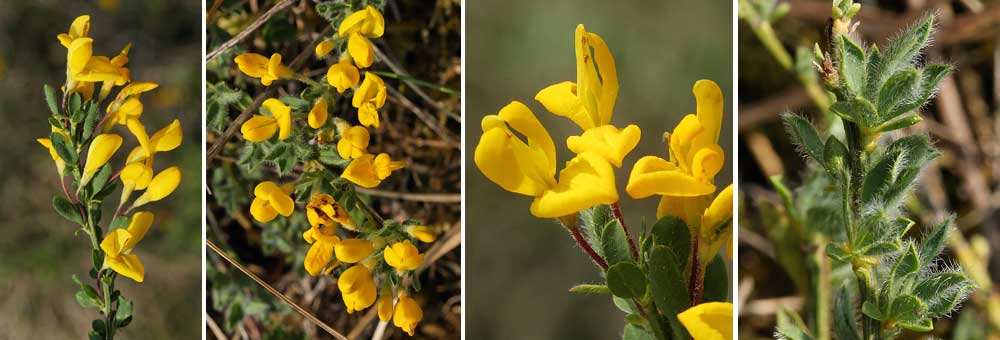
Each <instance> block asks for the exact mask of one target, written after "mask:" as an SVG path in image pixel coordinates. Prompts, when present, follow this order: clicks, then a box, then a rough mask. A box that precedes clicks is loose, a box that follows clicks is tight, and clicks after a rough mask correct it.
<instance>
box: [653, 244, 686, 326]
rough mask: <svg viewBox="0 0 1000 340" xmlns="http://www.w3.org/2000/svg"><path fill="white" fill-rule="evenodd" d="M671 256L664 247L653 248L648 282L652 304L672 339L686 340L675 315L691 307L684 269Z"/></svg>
mask: <svg viewBox="0 0 1000 340" xmlns="http://www.w3.org/2000/svg"><path fill="white" fill-rule="evenodd" d="M672 257H673V255H671V254H670V250H668V249H667V247H666V246H660V245H658V246H653V251H652V254H651V255H650V257H649V281H650V285H651V286H650V289H651V293H652V295H653V302H654V303H656V308H657V309H659V311H660V314H662V315H664V316H666V317H667V320H668V321H669V322H670V328H671V330H672V331H673V334H674V337H673V338H674V339H685V338H687V331H685V330H684V326H683V325H681V323H680V320H678V319H677V314H680V313H681V312H683V311H685V310H687V308H688V307H689V306H690V305H691V302H690V299H689V298H688V288H687V279H685V278H684V274H683V273H684V268H682V267H678V264H677V262H674V261H673V260H672Z"/></svg>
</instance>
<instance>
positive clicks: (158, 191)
mask: <svg viewBox="0 0 1000 340" xmlns="http://www.w3.org/2000/svg"><path fill="white" fill-rule="evenodd" d="M180 184H181V169H180V168H178V167H176V166H172V167H169V168H166V169H163V170H162V171H160V173H158V174H156V176H153V179H151V180H150V181H149V186H147V187H146V192H143V193H142V195H141V196H139V198H136V199H135V202H133V203H132V207H138V206H142V205H144V204H146V203H149V202H156V201H159V200H161V199H163V198H164V197H167V196H170V194H171V193H173V192H174V190H175V189H177V186H178V185H180Z"/></svg>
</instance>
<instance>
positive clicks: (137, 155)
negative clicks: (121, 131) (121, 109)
mask: <svg viewBox="0 0 1000 340" xmlns="http://www.w3.org/2000/svg"><path fill="white" fill-rule="evenodd" d="M125 125H126V126H128V129H129V131H131V132H132V135H134V136H135V139H136V140H137V141H138V142H139V147H138V150H134V151H133V152H132V153H130V154H129V157H128V160H127V161H128V162H130V163H131V162H137V161H142V160H145V159H149V158H153V155H155V154H156V153H157V152H164V151H170V150H173V149H176V148H177V147H179V146H180V145H181V141H182V139H183V137H184V136H183V132H182V131H181V122H180V121H179V120H177V119H174V121H173V122H171V123H170V124H167V126H164V127H163V128H162V129H160V130H158V131H156V133H154V134H153V137H152V138H150V137H149V136H148V135H147V134H146V126H144V125H142V122H140V121H139V120H138V119H134V118H132V119H129V120H128V122H126V124H125Z"/></svg>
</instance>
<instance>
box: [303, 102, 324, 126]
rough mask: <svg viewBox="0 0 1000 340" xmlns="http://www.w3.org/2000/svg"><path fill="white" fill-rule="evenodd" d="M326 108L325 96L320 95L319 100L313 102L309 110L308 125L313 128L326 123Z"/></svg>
mask: <svg viewBox="0 0 1000 340" xmlns="http://www.w3.org/2000/svg"><path fill="white" fill-rule="evenodd" d="M327 109H328V108H327V104H326V98H325V97H320V98H319V100H317V101H316V103H315V104H313V107H312V110H309V119H308V123H309V127H311V128H313V129H319V128H321V127H323V124H326V118H327V115H328V113H327Z"/></svg>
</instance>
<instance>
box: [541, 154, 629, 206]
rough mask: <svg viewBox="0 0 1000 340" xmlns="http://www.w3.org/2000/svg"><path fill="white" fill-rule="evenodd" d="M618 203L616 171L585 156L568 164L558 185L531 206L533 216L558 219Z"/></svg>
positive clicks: (596, 159)
mask: <svg viewBox="0 0 1000 340" xmlns="http://www.w3.org/2000/svg"><path fill="white" fill-rule="evenodd" d="M617 201H618V192H617V189H616V187H615V173H614V168H612V167H611V164H609V163H608V161H606V160H604V158H602V157H601V156H599V155H597V154H594V153H591V152H585V153H582V154H579V155H577V156H576V157H575V158H573V159H571V160H570V161H568V162H566V167H565V168H564V169H563V170H562V171H560V172H559V182H558V184H556V186H555V187H554V188H552V189H550V190H546V191H545V192H543V193H542V195H541V196H540V197H537V198H535V200H534V201H533V202H532V203H531V214H532V215H535V216H536V217H541V218H557V217H562V216H566V215H570V214H573V213H576V212H578V211H580V210H583V209H587V208H590V207H592V206H595V205H599V204H612V203H615V202H617Z"/></svg>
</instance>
